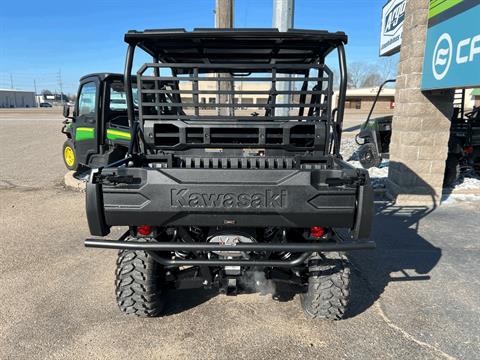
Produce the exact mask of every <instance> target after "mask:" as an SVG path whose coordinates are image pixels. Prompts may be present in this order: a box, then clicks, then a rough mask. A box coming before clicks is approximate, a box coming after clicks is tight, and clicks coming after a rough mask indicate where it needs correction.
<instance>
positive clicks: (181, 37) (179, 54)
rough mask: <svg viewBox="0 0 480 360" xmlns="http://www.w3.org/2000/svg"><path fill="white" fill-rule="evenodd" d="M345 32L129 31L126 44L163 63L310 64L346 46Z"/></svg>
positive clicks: (271, 30)
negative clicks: (138, 48)
mask: <svg viewBox="0 0 480 360" xmlns="http://www.w3.org/2000/svg"><path fill="white" fill-rule="evenodd" d="M347 40H348V38H347V35H345V33H343V32H334V33H332V32H328V31H324V30H300V29H291V30H288V31H286V32H280V31H278V30H277V29H203V28H201V29H194V30H193V31H186V30H185V29H149V30H145V31H135V30H130V31H129V32H127V33H126V34H125V41H126V42H127V43H129V44H132V45H137V46H138V47H140V48H141V49H143V50H144V51H145V52H147V53H148V54H150V55H152V56H153V57H156V56H158V57H159V60H160V61H161V62H164V63H205V64H215V63H222V64H225V63H226V64H228V63H252V64H272V63H276V64H302V63H303V64H309V63H313V62H315V61H317V60H318V59H322V58H323V57H325V56H326V55H327V54H328V53H329V52H330V51H332V50H333V49H335V48H336V47H337V46H339V45H341V44H346V43H347Z"/></svg>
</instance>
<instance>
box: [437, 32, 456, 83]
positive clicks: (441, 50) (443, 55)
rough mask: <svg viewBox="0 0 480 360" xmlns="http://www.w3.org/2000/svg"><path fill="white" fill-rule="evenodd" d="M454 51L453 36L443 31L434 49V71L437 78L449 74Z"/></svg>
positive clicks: (440, 78)
mask: <svg viewBox="0 0 480 360" xmlns="http://www.w3.org/2000/svg"><path fill="white" fill-rule="evenodd" d="M452 52H453V45H452V38H451V37H450V35H449V34H448V33H443V34H442V36H440V37H439V38H438V40H437V44H436V45H435V50H433V58H432V73H433V76H434V77H435V79H437V80H442V79H443V78H444V77H445V75H446V74H447V72H448V69H450V65H451V63H452Z"/></svg>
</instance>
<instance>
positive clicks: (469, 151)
mask: <svg viewBox="0 0 480 360" xmlns="http://www.w3.org/2000/svg"><path fill="white" fill-rule="evenodd" d="M463 152H464V153H466V154H471V153H473V146H466V147H464V148H463Z"/></svg>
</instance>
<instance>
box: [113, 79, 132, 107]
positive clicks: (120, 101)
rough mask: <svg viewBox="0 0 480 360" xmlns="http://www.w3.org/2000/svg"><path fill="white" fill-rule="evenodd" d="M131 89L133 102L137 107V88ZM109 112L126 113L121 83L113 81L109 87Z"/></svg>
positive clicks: (124, 96)
mask: <svg viewBox="0 0 480 360" xmlns="http://www.w3.org/2000/svg"><path fill="white" fill-rule="evenodd" d="M132 87H133V102H134V104H135V106H137V87H136V84H132ZM110 111H127V100H126V95H125V87H124V85H123V81H119V80H116V81H113V82H112V83H111V85H110Z"/></svg>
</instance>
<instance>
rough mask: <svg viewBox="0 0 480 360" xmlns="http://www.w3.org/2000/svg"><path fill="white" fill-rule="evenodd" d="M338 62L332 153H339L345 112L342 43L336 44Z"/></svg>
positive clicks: (345, 89)
mask: <svg viewBox="0 0 480 360" xmlns="http://www.w3.org/2000/svg"><path fill="white" fill-rule="evenodd" d="M337 51H338V62H339V65H340V88H339V92H338V105H337V117H336V121H335V123H334V126H335V129H334V131H335V134H336V141H335V144H334V148H333V149H334V151H333V152H334V154H335V155H339V154H340V142H341V140H342V126H343V114H344V112H345V98H346V94H347V63H346V61H345V47H344V46H343V44H340V45H338V47H337Z"/></svg>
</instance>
